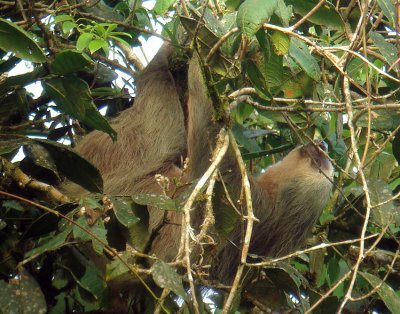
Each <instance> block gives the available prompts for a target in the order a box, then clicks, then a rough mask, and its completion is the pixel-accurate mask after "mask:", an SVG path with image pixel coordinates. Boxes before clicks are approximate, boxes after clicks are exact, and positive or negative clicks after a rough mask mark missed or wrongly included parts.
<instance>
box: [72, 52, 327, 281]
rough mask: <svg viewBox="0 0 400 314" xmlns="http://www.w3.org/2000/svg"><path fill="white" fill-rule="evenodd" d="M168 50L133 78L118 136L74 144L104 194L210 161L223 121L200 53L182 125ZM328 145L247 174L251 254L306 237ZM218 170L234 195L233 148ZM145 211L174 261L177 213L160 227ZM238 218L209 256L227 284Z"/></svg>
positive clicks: (160, 252) (159, 249) (148, 187)
mask: <svg viewBox="0 0 400 314" xmlns="http://www.w3.org/2000/svg"><path fill="white" fill-rule="evenodd" d="M172 54H173V48H171V47H169V46H167V45H164V46H163V47H162V48H161V50H160V51H159V52H158V54H157V55H156V57H155V58H154V59H153V61H151V62H150V64H149V65H148V66H147V68H146V69H145V70H144V71H143V72H142V73H141V75H140V76H139V77H138V78H137V96H136V99H135V103H134V105H133V106H132V107H131V108H129V109H127V110H125V111H124V112H122V113H121V114H120V115H119V117H118V118H116V119H115V120H114V121H113V122H112V126H113V128H114V129H115V130H116V131H117V132H118V141H117V142H116V143H113V142H112V141H111V140H110V138H109V137H108V135H106V134H104V133H101V132H99V131H94V132H92V133H90V134H89V135H87V136H86V137H85V138H84V139H83V140H82V141H81V142H80V143H79V145H78V148H77V150H78V151H79V152H80V153H81V154H82V155H83V156H85V157H86V158H87V159H88V160H90V161H91V162H92V163H93V164H94V165H95V166H97V167H98V169H99V170H100V171H101V174H102V176H103V179H104V192H105V193H106V194H111V195H133V194H135V193H159V194H162V193H163V191H162V189H161V188H160V185H159V184H158V183H157V182H156V180H155V175H156V174H162V175H164V176H166V177H169V178H171V179H172V178H179V179H180V180H184V181H186V182H190V181H192V180H195V179H198V178H199V177H201V176H202V175H203V174H204V172H205V171H206V170H207V168H208V166H209V164H210V159H211V153H212V150H213V145H214V143H215V140H216V135H217V134H218V132H219V130H220V128H221V125H219V124H218V123H217V122H215V119H213V106H212V102H211V98H210V96H209V93H208V89H207V87H206V84H205V80H204V76H203V70H202V67H201V65H200V62H199V59H198V58H197V57H193V58H192V59H191V61H190V63H189V69H188V77H187V79H188V88H187V94H188V104H187V106H188V120H187V128H185V121H184V113H183V110H182V107H184V106H182V103H181V99H182V97H179V96H180V95H179V94H178V89H177V86H176V85H175V80H174V77H173V76H172V74H171V72H170V70H169V65H170V59H171V57H172ZM186 129H187V130H186ZM326 150H327V147H326V145H325V143H323V142H316V143H309V144H306V145H303V146H300V147H297V148H295V149H294V150H292V151H291V152H290V153H289V154H288V155H287V156H286V157H285V158H284V159H283V160H282V161H280V162H278V163H277V164H275V165H273V166H271V167H269V168H268V169H267V170H266V171H265V173H263V174H262V175H260V176H259V177H250V183H251V192H252V202H253V207H254V213H255V216H256V217H257V218H258V219H259V222H256V223H255V225H254V227H253V233H252V237H251V245H250V251H249V252H250V253H252V254H256V255H258V256H267V257H278V256H282V255H285V254H288V253H290V252H293V251H294V250H296V249H297V248H298V247H299V246H300V245H301V244H302V243H303V241H304V239H305V237H306V235H307V233H308V231H309V229H310V228H311V227H312V225H313V224H314V223H315V222H316V220H317V218H318V217H319V215H320V213H321V210H322V209H323V208H324V206H325V205H326V202H327V200H328V197H329V194H330V190H331V182H330V178H331V177H332V173H333V171H332V166H331V163H330V162H329V160H328V159H327V158H326V157H325V156H324V153H323V152H322V151H326ZM184 154H187V156H188V157H189V168H188V170H186V171H185V173H184V175H183V176H182V171H181V169H180V168H179V167H178V166H177V163H178V161H179V160H181V158H182V156H183V155H184ZM183 157H185V156H183ZM219 170H220V172H221V174H222V178H223V180H224V182H225V183H226V184H227V185H228V186H231V188H232V189H231V191H232V196H231V197H232V199H233V200H237V199H238V197H239V194H240V188H241V174H240V171H239V169H238V166H237V162H236V159H235V157H234V153H233V152H232V151H231V149H229V150H228V153H227V155H226V156H225V158H224V160H223V161H222V163H221V164H220V166H219ZM328 178H329V179H328ZM171 182H173V180H171ZM170 190H171V191H172V190H175V189H174V188H170ZM174 196H176V193H175V195H174ZM214 210H218V209H214ZM195 211H197V212H196V213H194V215H193V216H195V217H203V215H202V209H201V207H197V209H196V210H195ZM149 214H150V229H151V230H153V229H154V228H155V227H156V226H158V228H157V229H158V230H157V232H158V234H157V236H156V238H155V239H154V240H153V241H152V244H151V250H150V251H151V252H152V253H155V254H156V255H157V256H158V257H160V258H162V259H164V260H167V261H168V260H172V259H173V258H174V257H175V255H176V253H177V249H178V247H179V242H180V233H181V230H180V229H181V227H180V224H181V217H180V215H181V214H180V213H177V212H172V211H171V212H168V213H167V219H166V221H167V223H165V224H163V225H161V226H162V227H161V228H160V221H161V220H162V219H165V217H164V211H163V210H160V209H157V208H149ZM244 214H245V213H244ZM238 221H239V223H238V224H237V226H236V227H235V228H234V229H233V232H232V234H231V236H230V238H229V239H228V240H225V241H223V243H220V244H219V246H218V247H217V249H216V252H217V253H216V254H214V259H213V261H211V271H210V273H211V278H213V279H216V280H219V281H221V282H224V283H229V281H230V280H231V278H232V275H233V274H234V272H235V269H236V266H237V265H238V263H239V255H240V254H239V253H240V250H241V239H242V237H243V234H242V228H241V226H240V221H241V219H238ZM194 225H195V226H196V223H194ZM198 225H199V224H197V226H198ZM151 230H150V231H151Z"/></svg>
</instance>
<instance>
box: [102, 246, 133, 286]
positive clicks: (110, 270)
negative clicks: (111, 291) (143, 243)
mask: <svg viewBox="0 0 400 314" xmlns="http://www.w3.org/2000/svg"><path fill="white" fill-rule="evenodd" d="M129 254H130V253H127V252H123V253H122V256H121V257H122V258H123V259H124V260H125V261H126V260H127V259H128V257H129ZM127 273H129V268H128V267H127V266H126V265H125V264H124V263H122V262H121V260H120V259H118V258H115V259H114V260H113V261H112V262H111V263H108V264H107V265H106V281H110V280H113V279H116V278H118V277H120V276H122V275H125V274H127Z"/></svg>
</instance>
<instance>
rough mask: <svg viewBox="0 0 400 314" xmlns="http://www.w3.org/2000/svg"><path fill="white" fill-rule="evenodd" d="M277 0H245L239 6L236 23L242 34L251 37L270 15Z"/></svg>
mask: <svg viewBox="0 0 400 314" xmlns="http://www.w3.org/2000/svg"><path fill="white" fill-rule="evenodd" d="M277 5H278V1H277V0H268V1H265V0H245V1H244V2H243V3H242V4H241V5H240V7H239V9H238V13H237V17H236V23H237V25H238V27H239V28H240V29H241V30H242V32H243V35H244V36H246V37H247V38H251V37H252V36H253V35H254V34H255V33H257V31H258V30H259V29H260V28H261V26H262V25H263V24H264V23H265V22H266V21H267V20H268V19H269V18H270V17H271V16H272V14H273V13H274V11H275V9H276V7H277Z"/></svg>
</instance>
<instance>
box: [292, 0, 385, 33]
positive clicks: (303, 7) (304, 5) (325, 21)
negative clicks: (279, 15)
mask: <svg viewBox="0 0 400 314" xmlns="http://www.w3.org/2000/svg"><path fill="white" fill-rule="evenodd" d="M389 1H390V0H389ZM318 2H319V1H316V0H300V1H299V0H286V1H285V3H286V4H287V5H289V4H290V5H292V6H293V8H294V12H296V13H297V14H300V15H302V16H305V15H306V14H308V12H310V11H311V10H312V9H313V8H314V7H315V6H316V5H317V4H318ZM307 20H309V21H310V22H312V23H314V24H317V25H323V26H326V27H328V28H330V29H334V30H344V23H343V20H342V18H341V17H340V14H339V13H338V12H336V9H335V6H334V5H332V4H331V3H329V2H326V3H325V4H324V5H322V6H321V7H320V8H319V9H318V10H317V11H316V12H314V13H313V14H311V15H310V16H309V17H308V18H307Z"/></svg>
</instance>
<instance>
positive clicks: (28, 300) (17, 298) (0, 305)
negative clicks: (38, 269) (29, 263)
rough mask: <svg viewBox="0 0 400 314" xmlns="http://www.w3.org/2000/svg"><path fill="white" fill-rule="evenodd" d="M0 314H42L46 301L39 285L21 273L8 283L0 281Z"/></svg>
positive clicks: (45, 311) (45, 308)
mask: <svg viewBox="0 0 400 314" xmlns="http://www.w3.org/2000/svg"><path fill="white" fill-rule="evenodd" d="M0 291H1V292H0V309H1V310H0V312H1V313H23V314H44V313H47V306H46V300H45V298H44V295H43V292H42V290H40V287H39V284H38V283H37V282H36V281H35V280H34V279H33V277H32V276H31V275H29V273H28V272H26V271H23V272H22V273H21V274H20V275H19V276H18V277H17V278H15V279H11V280H10V282H9V283H7V282H5V281H3V280H0Z"/></svg>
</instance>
